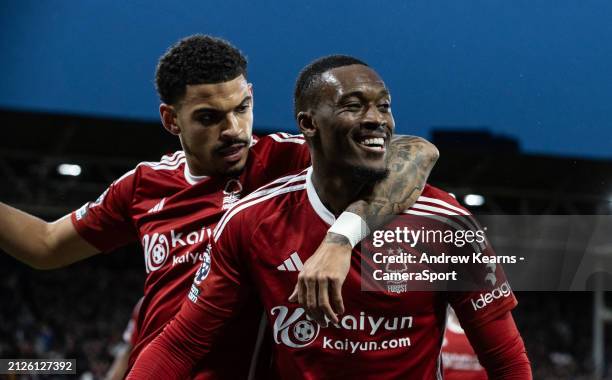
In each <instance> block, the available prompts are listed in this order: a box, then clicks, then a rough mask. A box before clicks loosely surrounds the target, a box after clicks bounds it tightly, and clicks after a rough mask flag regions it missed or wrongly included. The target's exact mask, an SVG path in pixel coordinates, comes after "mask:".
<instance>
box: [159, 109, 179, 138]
mask: <svg viewBox="0 0 612 380" xmlns="http://www.w3.org/2000/svg"><path fill="white" fill-rule="evenodd" d="M159 117H160V118H161V121H162V124H163V125H164V128H165V129H166V130H167V131H168V132H170V133H172V134H173V135H176V136H178V135H180V134H181V128H179V126H178V124H177V123H176V112H175V111H174V107H172V106H171V105H168V104H166V103H162V104H160V105H159Z"/></svg>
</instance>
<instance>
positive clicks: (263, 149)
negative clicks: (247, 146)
mask: <svg viewBox="0 0 612 380" xmlns="http://www.w3.org/2000/svg"><path fill="white" fill-rule="evenodd" d="M305 143H306V140H304V136H303V135H292V134H289V133H286V132H275V133H271V134H269V135H265V136H261V137H257V136H253V142H252V143H251V151H252V152H253V153H254V154H266V153H273V152H282V151H286V150H294V149H296V147H302V146H303V147H304V148H305V149H306V144H305Z"/></svg>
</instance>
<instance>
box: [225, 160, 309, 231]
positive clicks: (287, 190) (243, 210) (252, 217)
mask: <svg viewBox="0 0 612 380" xmlns="http://www.w3.org/2000/svg"><path fill="white" fill-rule="evenodd" d="M306 172H307V170H302V171H300V172H299V173H297V174H292V175H288V176H285V177H281V178H278V179H276V180H274V181H272V182H270V183H268V184H267V185H264V186H262V187H260V188H259V189H257V190H255V191H254V192H252V193H251V194H249V195H247V196H246V197H244V198H243V199H241V200H240V201H238V202H237V203H235V204H234V205H233V206H232V207H231V208H230V209H228V210H227V212H226V213H225V214H224V215H223V216H222V217H221V220H219V223H218V224H217V226H216V227H215V230H214V233H213V238H214V240H215V241H216V240H218V239H219V237H220V236H221V234H222V233H223V232H224V230H226V229H227V228H228V226H230V225H235V224H237V223H240V220H248V221H249V225H251V226H253V227H254V226H255V225H256V224H257V221H258V220H259V219H261V218H263V217H265V216H266V215H270V214H271V213H273V212H275V211H277V210H278V209H279V208H281V207H283V206H284V205H285V204H286V203H287V202H291V200H292V199H294V197H295V195H296V194H298V193H300V192H303V191H305V190H306ZM230 228H231V227H230Z"/></svg>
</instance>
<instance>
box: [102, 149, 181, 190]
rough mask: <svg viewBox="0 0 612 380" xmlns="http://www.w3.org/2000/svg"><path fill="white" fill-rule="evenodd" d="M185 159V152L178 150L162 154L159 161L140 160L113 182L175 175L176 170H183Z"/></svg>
mask: <svg viewBox="0 0 612 380" xmlns="http://www.w3.org/2000/svg"><path fill="white" fill-rule="evenodd" d="M185 160H186V159H185V152H183V151H182V150H179V151H176V152H174V153H170V154H166V155H164V156H162V157H161V159H160V160H159V161H142V162H140V163H138V164H137V165H136V166H135V167H134V169H132V170H130V171H128V172H127V173H125V174H124V175H122V176H121V177H119V178H118V179H117V180H116V181H115V182H114V184H119V183H121V182H127V181H134V180H135V179H140V178H155V177H163V176H167V175H171V176H173V177H176V176H175V174H176V172H177V171H179V172H181V173H182V172H183V170H184V167H185V162H186V161H185ZM181 177H182V175H181Z"/></svg>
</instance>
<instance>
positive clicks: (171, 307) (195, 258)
mask: <svg viewBox="0 0 612 380" xmlns="http://www.w3.org/2000/svg"><path fill="white" fill-rule="evenodd" d="M309 162H310V155H309V152H308V149H307V146H306V144H305V140H304V138H303V136H301V135H289V134H286V133H276V134H271V135H268V136H265V137H262V138H260V139H257V138H255V137H253V143H252V146H251V148H250V151H249V156H248V160H247V163H246V167H245V169H244V171H243V172H242V174H241V175H240V176H239V177H238V178H223V177H215V178H213V177H195V176H193V175H191V173H190V172H189V168H188V167H187V164H186V160H185V153H184V152H183V151H178V152H176V153H174V154H171V155H167V156H164V157H163V158H162V159H161V160H160V161H159V162H142V163H140V164H139V165H138V166H136V168H135V169H133V170H131V171H130V172H128V173H126V174H125V175H124V176H122V177H121V178H119V179H118V180H116V181H115V182H114V183H113V184H111V186H110V187H109V188H108V189H107V190H106V191H105V192H104V193H103V194H102V195H101V196H100V197H99V198H98V199H97V200H96V201H95V202H90V203H87V204H85V205H84V206H83V207H81V208H80V209H79V210H77V211H75V212H73V213H72V215H71V218H72V222H73V224H74V226H75V228H76V230H77V231H78V233H79V234H80V235H81V236H82V237H83V238H85V239H86V240H87V241H88V242H90V243H91V244H92V245H94V246H95V247H96V248H98V249H99V250H100V251H111V250H113V249H114V248H117V247H119V246H122V245H125V244H127V243H130V242H134V241H140V242H141V243H142V246H143V248H144V263H145V269H146V272H147V277H146V280H145V284H144V298H143V302H142V306H141V312H140V314H139V319H138V324H137V330H138V341H137V343H136V345H135V346H134V348H133V350H132V354H131V356H130V365H132V364H133V362H134V361H135V359H136V357H137V356H138V354H139V353H140V351H141V350H142V349H143V348H144V347H145V346H146V345H147V344H148V343H149V342H150V341H151V340H152V339H153V338H154V337H155V336H156V335H157V334H159V333H160V332H161V331H162V329H163V327H164V325H165V324H166V323H167V322H168V321H169V320H171V319H172V318H173V317H174V316H175V314H176V313H177V312H178V311H179V309H180V305H181V303H182V302H183V300H184V299H185V295H186V294H187V293H188V290H189V286H190V284H191V283H192V281H193V277H194V274H195V272H196V270H197V268H198V267H199V266H200V263H210V246H209V239H210V236H211V234H212V231H213V229H214V227H215V225H216V224H217V222H218V221H219V219H220V218H221V216H222V215H223V213H225V211H226V210H227V209H228V208H229V207H230V206H231V205H232V204H234V203H235V202H236V201H237V200H239V199H240V198H241V197H243V196H244V195H246V194H248V193H250V192H251V191H253V190H254V189H256V188H258V187H260V186H262V185H263V184H265V183H267V182H270V181H272V180H273V179H275V178H278V177H280V176H283V175H287V174H288V173H290V172H295V171H296V170H299V169H302V168H304V167H306V166H308V164H309ZM256 332H257V321H255V322H251V320H250V319H249V320H248V321H236V328H235V329H232V330H231V333H234V334H235V335H236V336H235V337H240V338H241V339H244V340H245V341H246V342H248V341H253V342H254V339H255V337H254V335H255V334H256ZM235 337H234V338H235ZM228 341H231V339H228ZM246 346H249V343H245V345H243V346H241V349H236V348H235V347H234V346H233V345H231V344H229V343H227V344H223V343H221V344H220V345H219V346H218V347H217V348H218V349H217V350H215V353H214V354H213V355H211V358H210V359H207V361H206V362H205V363H202V368H204V369H205V370H203V371H200V374H203V375H204V378H212V377H214V378H218V377H215V376H221V375H223V377H224V378H228V379H231V378H236V377H242V376H244V373H245V372H244V371H245V369H244V368H240V366H237V365H234V363H233V361H232V359H231V357H232V355H236V356H239V355H241V354H245V353H246V352H248V351H250V350H251V349H252V347H246ZM209 375H210V377H209Z"/></svg>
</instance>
